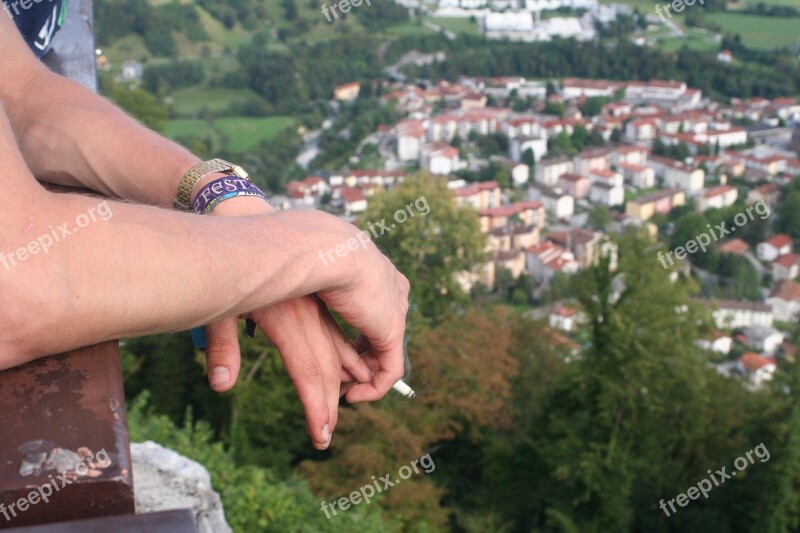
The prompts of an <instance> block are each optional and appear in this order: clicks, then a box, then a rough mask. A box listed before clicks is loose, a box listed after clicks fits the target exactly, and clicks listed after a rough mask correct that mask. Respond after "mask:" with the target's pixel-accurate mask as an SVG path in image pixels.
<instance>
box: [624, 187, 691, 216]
mask: <svg viewBox="0 0 800 533" xmlns="http://www.w3.org/2000/svg"><path fill="white" fill-rule="evenodd" d="M685 203H686V193H685V192H684V191H683V190H681V189H677V188H676V189H664V190H661V191H655V192H652V193H649V194H645V195H644V196H640V197H638V198H634V199H632V200H629V201H628V202H626V204H625V212H626V213H627V214H629V215H631V216H633V217H636V218H638V219H639V220H642V221H646V220H650V218H651V217H652V216H653V215H654V214H656V213H662V214H667V213H669V212H670V211H672V209H673V208H675V207H678V206H681V205H684V204H685Z"/></svg>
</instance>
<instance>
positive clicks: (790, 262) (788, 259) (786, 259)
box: [773, 254, 800, 268]
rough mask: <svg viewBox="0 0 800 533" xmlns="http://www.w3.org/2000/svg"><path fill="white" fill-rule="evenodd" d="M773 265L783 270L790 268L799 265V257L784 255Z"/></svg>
mask: <svg viewBox="0 0 800 533" xmlns="http://www.w3.org/2000/svg"><path fill="white" fill-rule="evenodd" d="M773 263H777V264H779V265H781V266H782V267H784V268H792V267H793V266H794V265H796V264H798V263H800V255H797V254H786V255H782V256H780V257H779V258H777V259H776V260H775V261H773Z"/></svg>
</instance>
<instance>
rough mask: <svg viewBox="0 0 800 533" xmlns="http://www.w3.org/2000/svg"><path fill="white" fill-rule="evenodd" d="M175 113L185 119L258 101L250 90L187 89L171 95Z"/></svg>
mask: <svg viewBox="0 0 800 533" xmlns="http://www.w3.org/2000/svg"><path fill="white" fill-rule="evenodd" d="M171 96H172V100H173V102H172V103H173V106H174V107H175V112H176V113H177V114H178V115H179V116H181V117H185V118H189V117H196V116H197V115H198V114H199V113H200V112H202V111H208V112H210V113H221V112H223V111H225V110H226V109H228V108H229V107H230V105H231V104H234V103H243V102H247V101H248V100H255V99H260V97H259V96H258V95H257V94H256V93H254V92H253V91H251V90H250V89H220V88H205V87H189V88H187V89H181V90H179V91H175V92H174V93H172V95H171Z"/></svg>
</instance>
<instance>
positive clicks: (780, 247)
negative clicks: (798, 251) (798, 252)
mask: <svg viewBox="0 0 800 533" xmlns="http://www.w3.org/2000/svg"><path fill="white" fill-rule="evenodd" d="M792 244H793V243H792V238H791V237H790V236H789V235H786V234H785V233H780V234H778V235H773V236H772V237H770V238H769V239H767V240H766V241H763V242H760V243H758V245H757V246H756V255H757V256H758V258H759V259H761V260H762V261H767V262H772V261H774V260H775V259H777V258H778V257H780V256H782V255H786V254H790V253H792Z"/></svg>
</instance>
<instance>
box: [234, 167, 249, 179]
mask: <svg viewBox="0 0 800 533" xmlns="http://www.w3.org/2000/svg"><path fill="white" fill-rule="evenodd" d="M232 170H233V172H234V173H235V174H236V175H237V176H240V177H242V178H249V177H250V176H249V175H248V174H247V171H246V170H245V169H243V168H242V167H240V166H239V165H233V169H232Z"/></svg>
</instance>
